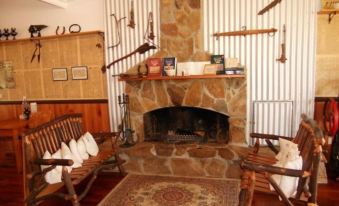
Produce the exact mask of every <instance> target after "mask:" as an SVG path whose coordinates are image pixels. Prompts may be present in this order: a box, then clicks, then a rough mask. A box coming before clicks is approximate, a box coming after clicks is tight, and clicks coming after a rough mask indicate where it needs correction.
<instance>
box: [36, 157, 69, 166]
mask: <svg viewBox="0 0 339 206" xmlns="http://www.w3.org/2000/svg"><path fill="white" fill-rule="evenodd" d="M34 163H35V164H38V165H56V166H72V165H73V163H74V162H73V160H71V159H36V160H35V161H34Z"/></svg>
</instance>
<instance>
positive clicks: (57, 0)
mask: <svg viewBox="0 0 339 206" xmlns="http://www.w3.org/2000/svg"><path fill="white" fill-rule="evenodd" d="M40 1H42V2H46V3H48V4H52V5H54V6H57V7H60V8H63V9H66V8H67V0H40Z"/></svg>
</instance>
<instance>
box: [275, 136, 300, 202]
mask: <svg viewBox="0 0 339 206" xmlns="http://www.w3.org/2000/svg"><path fill="white" fill-rule="evenodd" d="M279 144H280V151H279V153H278V154H277V156H276V158H277V160H278V162H277V163H276V164H275V165H274V166H277V167H282V168H287V169H295V170H301V169H302V164H303V161H302V157H301V156H299V154H300V152H299V150H298V145H297V144H295V143H293V142H291V141H289V140H286V139H282V138H279ZM272 178H273V180H274V181H275V182H276V183H277V184H278V185H279V187H280V188H281V190H282V191H283V193H284V194H285V195H286V197H287V198H289V197H292V196H294V195H295V192H296V191H297V187H298V177H290V176H286V175H272ZM270 188H271V190H274V189H273V187H272V186H271V185H270ZM279 198H280V197H279Z"/></svg>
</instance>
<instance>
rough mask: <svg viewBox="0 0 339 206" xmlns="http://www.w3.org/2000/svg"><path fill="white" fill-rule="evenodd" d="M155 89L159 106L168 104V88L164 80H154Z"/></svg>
mask: <svg viewBox="0 0 339 206" xmlns="http://www.w3.org/2000/svg"><path fill="white" fill-rule="evenodd" d="M153 84H154V91H155V95H156V100H157V103H158V105H159V106H161V107H163V106H167V105H168V97H167V95H166V90H165V87H164V84H163V82H162V81H154V82H153Z"/></svg>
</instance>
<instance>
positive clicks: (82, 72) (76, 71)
mask: <svg viewBox="0 0 339 206" xmlns="http://www.w3.org/2000/svg"><path fill="white" fill-rule="evenodd" d="M87 70H88V69H87V66H78V67H72V79H74V80H82V79H88V71H87Z"/></svg>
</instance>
